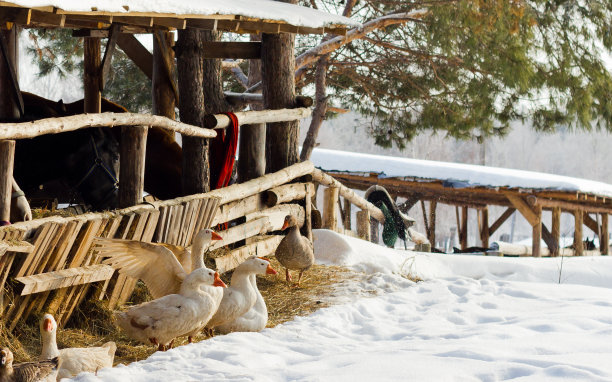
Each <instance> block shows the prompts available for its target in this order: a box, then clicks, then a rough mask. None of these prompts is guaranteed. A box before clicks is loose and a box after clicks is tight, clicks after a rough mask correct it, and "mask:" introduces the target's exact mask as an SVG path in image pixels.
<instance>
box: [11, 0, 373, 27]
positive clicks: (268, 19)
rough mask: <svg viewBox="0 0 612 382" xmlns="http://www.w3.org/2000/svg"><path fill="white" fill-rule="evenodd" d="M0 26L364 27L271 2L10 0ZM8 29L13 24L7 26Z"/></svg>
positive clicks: (320, 12)
mask: <svg viewBox="0 0 612 382" xmlns="http://www.w3.org/2000/svg"><path fill="white" fill-rule="evenodd" d="M0 23H2V27H6V26H7V23H14V24H18V25H20V26H22V27H26V28H28V27H29V28H72V29H107V28H109V27H110V25H111V24H112V23H118V24H122V26H123V31H124V32H133V33H142V32H150V31H152V30H155V29H166V30H175V29H185V28H197V29H205V30H221V31H230V32H235V33H258V32H264V33H298V34H311V33H315V34H322V33H332V34H340V35H344V34H346V30H347V28H352V27H356V26H360V25H361V24H360V23H358V22H356V21H353V20H351V19H349V18H346V17H343V16H338V15H333V14H329V13H326V12H322V11H319V10H316V9H312V8H306V7H301V6H298V5H293V4H288V3H283V2H277V1H271V0H225V1H216V0H192V1H189V2H180V1H168V0H157V1H155V0H107V1H102V0H11V1H0ZM9 26H10V25H9Z"/></svg>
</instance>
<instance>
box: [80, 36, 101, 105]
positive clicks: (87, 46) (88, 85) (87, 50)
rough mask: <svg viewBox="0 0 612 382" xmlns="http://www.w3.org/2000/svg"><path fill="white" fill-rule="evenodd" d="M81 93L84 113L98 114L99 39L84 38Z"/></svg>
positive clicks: (99, 90) (99, 98)
mask: <svg viewBox="0 0 612 382" xmlns="http://www.w3.org/2000/svg"><path fill="white" fill-rule="evenodd" d="M83 44H84V46H83V54H84V59H83V65H84V70H83V91H84V93H85V97H84V105H85V106H84V107H85V110H83V111H84V112H85V113H99V112H100V111H101V107H102V89H101V88H100V83H101V82H102V81H101V78H100V76H101V74H102V73H101V70H100V69H101V68H100V51H101V47H100V39H99V38H96V37H85V38H84V42H83Z"/></svg>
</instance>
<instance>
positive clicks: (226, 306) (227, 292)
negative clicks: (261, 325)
mask: <svg viewBox="0 0 612 382" xmlns="http://www.w3.org/2000/svg"><path fill="white" fill-rule="evenodd" d="M257 274H259V275H264V274H274V275H275V274H276V271H275V270H274V268H272V266H271V265H270V262H269V261H267V260H264V259H262V258H259V257H256V256H251V257H249V258H248V259H246V260H245V261H244V262H242V264H240V265H239V266H237V267H236V269H234V273H233V274H232V279H231V281H230V286H229V288H227V289H224V290H223V300H222V301H221V304H220V305H219V308H218V309H217V312H216V313H215V315H214V316H213V317H212V318H211V319H210V321H208V324H207V325H206V327H207V328H208V330H207V331H208V333H209V334H212V330H213V329H214V328H215V327H217V326H219V325H223V324H229V323H231V322H232V321H234V320H235V319H237V318H238V317H240V316H242V315H243V314H245V313H247V312H248V311H249V310H250V309H251V308H252V307H253V305H254V304H255V302H256V301H257V294H258V292H259V291H258V290H257V285H256V284H255V287H253V283H252V281H251V279H250V277H251V276H253V277H255V275H257Z"/></svg>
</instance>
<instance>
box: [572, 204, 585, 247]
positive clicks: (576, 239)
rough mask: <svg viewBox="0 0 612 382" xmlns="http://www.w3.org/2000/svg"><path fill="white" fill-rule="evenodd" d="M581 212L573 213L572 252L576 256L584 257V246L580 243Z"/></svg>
mask: <svg viewBox="0 0 612 382" xmlns="http://www.w3.org/2000/svg"><path fill="white" fill-rule="evenodd" d="M582 214H583V212H582V211H581V210H576V211H574V251H576V252H575V255H576V256H582V255H584V245H583V243H582V240H583V239H582V224H583V219H584V217H583V215H582Z"/></svg>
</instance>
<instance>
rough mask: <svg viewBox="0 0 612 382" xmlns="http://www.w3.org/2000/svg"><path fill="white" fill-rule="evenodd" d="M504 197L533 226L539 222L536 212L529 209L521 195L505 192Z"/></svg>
mask: <svg viewBox="0 0 612 382" xmlns="http://www.w3.org/2000/svg"><path fill="white" fill-rule="evenodd" d="M505 195H506V197H507V198H508V200H509V201H510V203H512V205H513V206H514V208H516V209H517V210H518V211H519V212H520V213H521V215H523V217H524V218H525V219H526V220H527V222H528V223H529V224H530V225H531V226H532V227H533V226H534V225H536V224H540V223H541V220H540V219H538V216H537V214H536V213H535V212H534V211H533V210H532V209H531V207H530V206H529V205H528V204H527V202H525V200H523V199H522V198H521V197H519V196H516V195H514V194H511V193H505Z"/></svg>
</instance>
